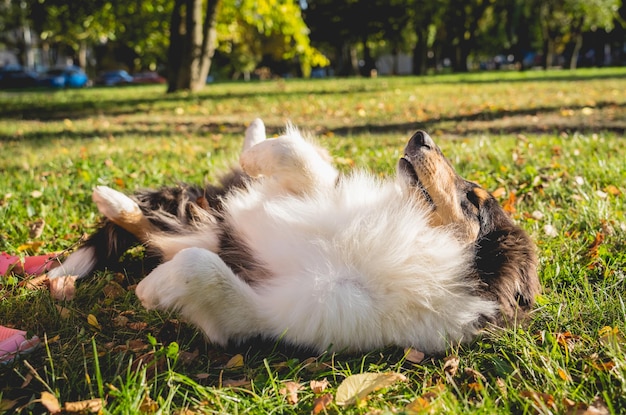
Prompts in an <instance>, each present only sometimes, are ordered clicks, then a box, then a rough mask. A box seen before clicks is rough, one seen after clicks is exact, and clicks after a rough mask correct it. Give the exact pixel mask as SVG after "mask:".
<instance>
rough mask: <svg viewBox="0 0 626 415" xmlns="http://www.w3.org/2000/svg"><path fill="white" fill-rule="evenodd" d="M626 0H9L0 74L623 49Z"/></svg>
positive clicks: (367, 64) (447, 62)
mask: <svg viewBox="0 0 626 415" xmlns="http://www.w3.org/2000/svg"><path fill="white" fill-rule="evenodd" d="M625 22H626V8H625V7H624V5H623V4H622V1H621V0H593V1H590V0H421V1H418V0H301V1H297V0H260V1H257V0H254V1H253V0H130V1H128V0H109V1H107V0H80V1H68V0H65V1H64V0H0V87H4V88H10V87H14V88H18V87H34V86H38V87H82V86H90V85H107V86H111V85H125V84H130V83H163V84H167V88H168V91H176V90H197V89H199V88H201V87H202V86H203V85H205V84H206V83H207V82H212V81H215V80H226V79H228V80H230V79H245V80H250V79H269V78H276V77H282V78H286V77H305V78H308V77H314V78H319V77H328V76H378V75H410V74H413V75H421V74H430V73H444V72H467V71H480V70H531V69H541V68H555V67H559V68H564V69H574V68H577V67H583V66H587V67H588V66H616V65H624V64H625V63H626V34H625V30H624V27H625Z"/></svg>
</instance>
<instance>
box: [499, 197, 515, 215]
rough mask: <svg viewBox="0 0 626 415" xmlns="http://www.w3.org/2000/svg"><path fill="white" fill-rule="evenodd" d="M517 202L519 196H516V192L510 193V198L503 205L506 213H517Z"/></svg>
mask: <svg viewBox="0 0 626 415" xmlns="http://www.w3.org/2000/svg"><path fill="white" fill-rule="evenodd" d="M516 200H517V196H516V195H515V192H509V198H508V199H507V200H505V201H504V203H503V204H502V208H503V209H504V211H505V212H508V213H511V214H513V213H515V212H517V209H516V208H515V202H516Z"/></svg>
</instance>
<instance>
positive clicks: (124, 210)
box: [91, 186, 141, 222]
mask: <svg viewBox="0 0 626 415" xmlns="http://www.w3.org/2000/svg"><path fill="white" fill-rule="evenodd" d="M91 197H92V199H93V201H94V203H95V204H96V206H97V207H98V210H99V211H100V213H102V214H103V215H104V216H106V217H107V218H109V219H110V220H112V221H113V222H115V221H117V220H119V219H120V218H122V217H124V216H129V215H141V209H139V205H137V203H135V201H134V200H132V199H131V198H129V197H128V196H126V195H125V194H123V193H120V192H118V191H117V190H113V189H111V188H110V187H108V186H97V187H96V188H95V189H94V191H93V193H92V195H91Z"/></svg>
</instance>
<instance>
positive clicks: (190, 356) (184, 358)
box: [178, 349, 200, 365]
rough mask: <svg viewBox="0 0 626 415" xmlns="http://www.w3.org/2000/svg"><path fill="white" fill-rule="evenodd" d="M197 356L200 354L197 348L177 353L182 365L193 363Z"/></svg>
mask: <svg viewBox="0 0 626 415" xmlns="http://www.w3.org/2000/svg"><path fill="white" fill-rule="evenodd" d="M198 356H200V351H199V350H198V349H195V350H194V351H193V352H187V351H185V350H183V351H181V352H179V353H178V360H179V361H180V362H181V363H182V364H183V365H189V364H191V363H193V362H194V361H195V360H196V359H197V358H198Z"/></svg>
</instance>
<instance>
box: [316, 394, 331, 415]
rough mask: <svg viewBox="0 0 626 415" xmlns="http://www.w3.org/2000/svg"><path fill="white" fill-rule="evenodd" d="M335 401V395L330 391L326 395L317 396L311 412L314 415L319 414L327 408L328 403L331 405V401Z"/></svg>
mask: <svg viewBox="0 0 626 415" xmlns="http://www.w3.org/2000/svg"><path fill="white" fill-rule="evenodd" d="M332 401H333V395H332V394H330V393H327V394H325V395H322V396H320V397H318V398H316V399H315V400H314V401H313V410H312V411H311V413H312V414H313V415H317V414H319V413H320V412H322V411H323V410H325V409H326V407H327V406H328V405H330V403H331V402H332Z"/></svg>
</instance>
